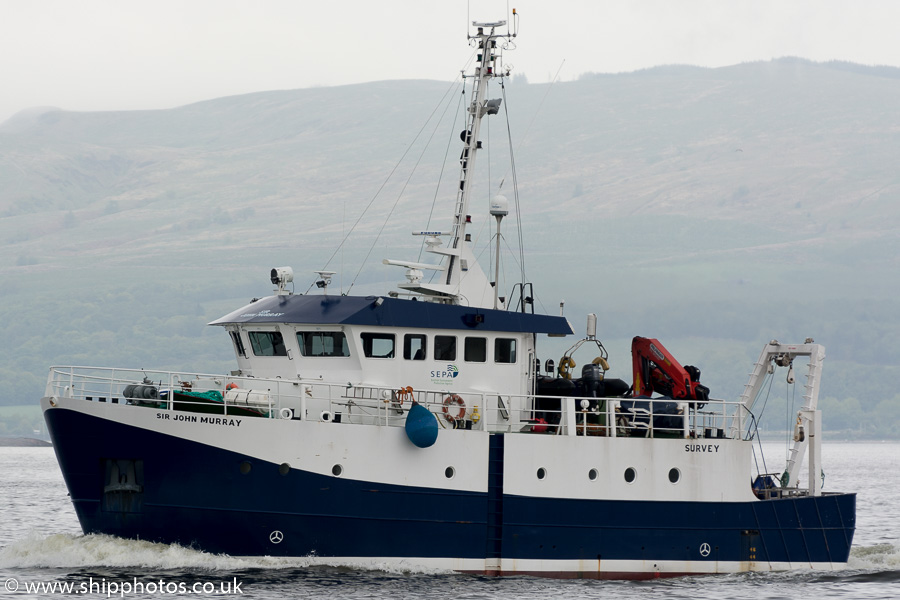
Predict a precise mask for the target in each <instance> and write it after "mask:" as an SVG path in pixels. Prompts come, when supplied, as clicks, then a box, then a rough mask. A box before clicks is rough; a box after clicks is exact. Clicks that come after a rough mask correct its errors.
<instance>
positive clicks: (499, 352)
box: [494, 338, 516, 363]
mask: <svg viewBox="0 0 900 600" xmlns="http://www.w3.org/2000/svg"><path fill="white" fill-rule="evenodd" d="M494 362H498V363H514V362H516V340H515V339H514V338H497V339H496V341H494Z"/></svg>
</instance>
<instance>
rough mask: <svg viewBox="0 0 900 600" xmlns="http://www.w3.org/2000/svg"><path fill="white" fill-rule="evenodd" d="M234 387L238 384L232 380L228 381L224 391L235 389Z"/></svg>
mask: <svg viewBox="0 0 900 600" xmlns="http://www.w3.org/2000/svg"><path fill="white" fill-rule="evenodd" d="M236 389H238V384H236V383H235V382H233V381H232V382H231V383H229V384H228V385H226V386H225V391H226V392H229V391H231V390H236Z"/></svg>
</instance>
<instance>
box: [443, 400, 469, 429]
mask: <svg viewBox="0 0 900 600" xmlns="http://www.w3.org/2000/svg"><path fill="white" fill-rule="evenodd" d="M453 405H456V406H458V407H459V411H458V412H457V414H456V415H453V414H452V413H451V412H450V411H451V408H450V407H451V406H453ZM441 410H443V412H444V418H445V419H446V420H447V422H448V423H453V422H455V421H461V420H462V419H463V417H465V416H466V401H465V400H463V399H462V398H460V397H459V396H457V395H456V394H450V395H449V396H447V397H446V398H444V406H443V408H442V409H441Z"/></svg>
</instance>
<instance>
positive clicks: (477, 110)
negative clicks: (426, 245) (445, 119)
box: [446, 21, 512, 284]
mask: <svg viewBox="0 0 900 600" xmlns="http://www.w3.org/2000/svg"><path fill="white" fill-rule="evenodd" d="M472 25H474V26H475V27H477V28H478V29H477V32H476V33H475V35H470V36H469V39H470V40H475V41H476V43H477V47H478V57H477V59H476V67H475V73H474V74H473V75H469V76H468V77H472V78H474V80H475V82H474V85H473V86H472V100H471V101H470V102H469V118H468V122H467V124H466V129H465V130H464V131H463V132H462V134H461V137H462V141H463V150H462V154H460V156H459V164H460V169H459V170H460V173H459V189H458V191H457V195H456V210H455V212H454V215H453V227H452V229H451V233H450V247H451V248H459V246H460V244H461V243H462V242H463V241H464V240H465V238H466V225H467V224H468V214H469V200H470V198H471V187H472V186H471V177H470V174H471V173H472V172H473V167H474V165H475V158H476V157H477V155H478V150H480V149H481V142H480V141H479V139H478V137H479V133H480V131H481V118H482V117H483V116H484V115H486V114H488V115H492V114H497V112H498V111H499V109H500V100H499V99H498V100H490V101H487V102H486V101H485V99H484V97H485V94H486V93H487V87H488V82H489V81H490V79H492V78H493V77H495V76H497V75H498V74H497V73H495V61H496V60H497V54H496V51H497V38H506V37H510V36H511V35H512V34H504V35H500V34H497V33H496V29H497V28H498V27H502V26H504V25H506V21H496V22H493V23H478V22H474V21H473V22H472ZM488 30H489V31H488ZM463 77H466V75H463ZM459 269H460V264H459V260H458V257H456V256H450V261H449V263H448V265H447V278H446V283H447V284H450V283H452V282H453V280H454V277H458V276H459V273H458V270H459Z"/></svg>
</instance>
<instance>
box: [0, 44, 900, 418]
mask: <svg viewBox="0 0 900 600" xmlns="http://www.w3.org/2000/svg"><path fill="white" fill-rule="evenodd" d="M506 92H507V94H506V95H507V98H508V101H507V102H506V103H505V108H508V110H509V117H510V129H511V131H512V135H513V145H514V147H515V148H516V175H517V179H518V183H519V197H520V199H521V203H522V211H523V219H522V230H523V235H524V238H525V246H526V248H527V254H526V267H527V271H528V275H529V279H530V280H532V281H534V282H535V285H536V288H537V290H538V294H539V296H540V300H541V302H542V306H543V308H544V309H545V310H546V311H547V312H556V311H557V310H558V304H559V301H560V299H561V298H565V299H566V306H567V308H566V314H567V315H568V316H569V317H570V319H571V320H572V322H573V324H574V325H575V327H576V331H580V330H581V329H582V323H583V321H584V313H586V312H589V311H593V312H597V313H598V315H599V321H600V331H601V335H602V336H603V337H604V339H605V340H606V341H607V345H608V346H609V347H610V350H611V352H612V353H613V356H614V358H616V359H617V360H616V361H614V368H618V369H619V372H618V373H616V374H617V376H620V377H623V378H626V379H627V378H629V375H628V364H629V357H628V354H627V353H628V342H629V340H630V338H631V336H633V335H647V336H652V337H658V338H660V339H661V340H663V341H664V342H665V343H666V345H667V346H668V347H669V348H670V349H671V350H673V352H674V353H675V354H676V356H679V357H682V356H683V357H684V361H685V362H688V363H693V364H698V365H700V366H701V367H702V368H703V372H704V380H705V381H707V382H708V384H709V385H710V387H712V388H713V391H714V393H716V395H719V396H725V397H733V396H735V395H736V394H738V393H739V392H740V389H741V386H742V385H743V383H744V380H745V376H746V373H747V372H748V371H749V369H750V367H751V365H752V362H753V360H754V359H755V357H756V355H757V354H758V352H759V349H760V347H761V344H762V343H763V342H765V341H767V340H769V339H771V338H778V339H781V340H782V341H793V340H802V339H803V338H805V337H807V336H812V337H814V338H816V340H817V341H819V342H822V343H824V344H825V345H826V346H827V348H828V357H829V358H828V361H827V367H826V379H825V385H824V387H823V391H822V393H823V396H826V397H831V398H834V399H837V398H840V399H841V400H840V401H838V400H834V402H836V403H838V404H837V406H838V408H837V409H835V412H840V410H843V409H841V408H840V407H842V406H845V404H840V403H841V402H846V401H845V399H846V398H848V397H852V398H855V399H857V400H858V401H857V405H858V407H857V408H856V409H854V410H850V409H847V410H846V411H844V412H845V413H846V414H844V415H843V416H842V417H841V418H842V422H841V423H839V424H838V425H840V427H837V428H839V429H844V428H845V427H844V425H846V428H847V429H854V428H869V427H872V428H873V429H872V430H871V431H872V432H873V433H874V432H880V431H882V429H884V430H886V431H889V430H888V427H887V425H886V424H884V422H883V421H884V419H881V418H879V416H880V413H882V412H883V411H884V410H888V411H889V412H890V414H891V420H892V421H891V422H893V420H900V396H898V395H897V393H896V392H895V391H894V389H893V388H894V386H892V385H890V383H889V382H890V381H891V380H892V377H891V375H893V374H896V373H897V372H898V368H897V365H898V364H900V350H898V349H897V345H896V344H894V343H892V342H893V339H894V338H895V336H896V335H897V334H900V320H898V317H897V315H896V314H895V310H894V307H895V304H896V303H895V301H894V300H893V298H894V296H895V294H896V293H897V291H898V290H897V288H898V286H900V284H898V281H900V278H898V271H900V269H898V260H900V259H898V256H900V253H898V248H900V236H898V225H900V175H898V172H897V169H896V165H897V164H900V115H898V114H897V112H896V110H894V108H895V107H896V106H898V104H900V78H898V76H897V70H895V69H884V68H881V69H872V68H864V67H859V66H855V65H847V64H843V63H827V64H817V63H810V62H806V61H801V60H794V59H785V60H779V61H772V62H765V63H751V64H743V65H737V66H733V67H726V68H720V69H700V68H692V67H678V66H672V67H659V68H655V69H649V70H646V71H641V72H637V73H629V74H620V75H593V76H585V77H583V78H581V79H580V80H579V81H576V82H567V83H558V84H555V85H553V86H548V85H528V84H526V83H525V82H524V81H522V80H517V81H515V82H514V83H512V84H510V85H508V86H507V90H506ZM445 93H446V94H447V99H448V104H449V110H447V112H446V113H444V112H443V111H444V105H442V104H440V103H439V102H440V100H441V98H442V97H443V96H444V95H445ZM500 94H501V91H500V90H499V89H495V90H494V93H493V94H492V95H493V96H495V97H499V96H500ZM458 98H459V88H454V87H451V86H450V84H447V83H441V82H430V81H389V82H379V83H372V84H364V85H355V86H344V87H337V88H317V89H306V90H292V91H280V92H262V93H257V94H250V95H245V96H236V97H230V98H221V99H217V100H211V101H208V102H201V103H198V104H193V105H189V106H184V107H180V108H175V109H171V110H160V111H136V112H104V113H73V112H66V111H63V110H58V109H40V110H33V111H26V112H24V113H22V114H20V115H17V116H16V117H14V118H13V119H10V120H9V121H7V122H5V123H3V124H2V125H0V318H2V322H3V323H4V339H5V340H6V342H7V343H6V344H4V345H3V347H2V348H0V383H2V384H3V385H2V386H0V403H12V404H15V403H19V402H26V401H30V400H31V399H33V398H37V397H39V396H40V395H41V390H42V387H43V380H44V379H45V377H46V369H47V367H48V366H49V365H50V364H52V363H56V364H59V363H62V364H71V363H81V364H116V365H122V366H129V367H141V366H148V367H149V366H151V365H152V366H154V367H155V368H173V369H191V370H198V371H223V370H228V369H230V368H231V348H230V346H229V344H228V341H227V338H226V337H225V335H224V334H223V333H222V332H221V331H220V330H218V329H213V328H207V327H204V324H205V323H206V322H208V321H210V320H212V319H213V318H215V317H217V316H220V315H221V314H224V313H225V312H228V311H229V310H231V309H232V308H234V307H235V306H236V305H240V304H241V303H244V302H246V301H247V300H248V299H249V298H251V297H254V296H261V295H265V294H267V293H269V289H270V285H269V284H268V282H267V273H268V269H269V268H271V267H273V266H277V265H282V264H290V265H292V266H293V267H294V269H295V271H296V272H297V273H298V274H299V277H298V283H297V291H298V292H304V291H306V286H307V285H308V284H309V283H310V282H311V280H312V275H311V271H312V270H313V269H315V268H321V267H322V266H323V265H324V264H325V262H326V260H328V258H329V257H330V256H331V255H332V253H333V252H334V251H335V249H336V248H337V246H338V243H339V241H340V239H341V237H342V236H343V234H344V232H346V231H348V230H349V229H350V226H351V225H352V224H353V223H354V222H355V221H356V220H357V218H358V217H359V216H360V214H361V213H362V211H363V209H364V208H365V207H366V206H367V205H368V204H369V202H370V201H372V200H373V198H375V200H374V202H373V203H372V208H371V209H370V210H369V211H368V212H367V213H366V217H365V218H364V219H363V220H362V221H361V223H360V225H359V226H358V227H357V229H356V230H355V231H354V234H353V235H352V236H351V238H350V240H349V242H348V244H347V245H346V247H345V248H344V250H343V252H341V253H339V254H338V256H337V257H335V260H334V262H332V265H331V266H332V268H333V269H334V270H338V271H341V273H342V275H343V278H342V279H341V280H340V281H341V282H342V283H343V285H344V289H345V290H346V288H347V287H348V286H349V283H350V281H351V280H353V279H354V277H355V276H356V275H357V273H358V272H360V270H361V267H360V266H361V263H362V261H363V258H364V257H365V256H366V254H367V253H368V252H369V251H370V249H371V248H372V245H373V243H374V242H375V239H376V233H377V232H378V230H379V229H380V228H381V227H382V225H384V227H385V230H384V233H383V234H382V235H381V237H379V238H378V242H377V247H376V248H375V251H374V252H372V255H371V256H370V257H369V259H368V262H367V263H366V265H365V268H363V269H362V273H361V274H360V275H359V278H358V280H357V281H356V283H355V285H354V287H353V293H357V292H360V293H363V292H370V291H371V292H379V293H383V292H385V291H386V290H387V289H390V286H391V285H392V284H393V283H394V282H396V281H399V280H400V279H402V271H399V270H391V269H390V268H388V267H383V266H382V265H381V264H380V260H381V258H383V257H388V256H390V257H393V258H400V257H410V256H415V254H416V253H417V252H418V247H417V246H415V245H414V240H411V238H410V237H409V235H408V232H409V231H410V230H412V229H415V228H420V227H424V226H425V225H426V224H427V221H428V215H429V212H430V211H431V206H432V200H433V199H434V198H435V196H436V195H437V198H438V203H437V207H436V208H435V213H434V214H435V217H434V219H433V221H432V222H433V224H434V226H438V227H440V226H442V225H443V224H444V223H445V222H446V219H447V216H448V214H449V212H450V210H451V206H452V199H453V190H454V186H455V185H456V177H457V172H458V165H457V164H456V161H455V159H456V158H457V156H458V151H459V146H458V132H459V131H460V130H461V129H462V128H463V125H462V124H461V123H462V121H461V120H460V117H459V116H458V112H456V109H457V104H458ZM433 112H434V114H436V115H437V116H438V117H440V116H441V115H443V120H442V121H441V123H440V125H439V126H437V127H435V121H430V122H428V121H427V120H428V118H429V115H431V114H432V113H433ZM454 119H455V121H454ZM426 122H427V123H426ZM423 124H424V125H423ZM420 128H422V133H421V135H420V136H419V137H418V139H417V141H416V142H415V143H413V140H414V139H416V134H417V132H419V131H420ZM505 129H506V124H505V121H504V120H503V115H502V114H501V115H498V116H496V117H492V121H491V123H490V127H489V128H488V130H486V131H485V132H483V133H484V135H483V136H482V138H483V140H484V142H485V148H486V150H487V152H485V153H483V154H482V158H483V159H488V158H489V164H490V182H489V181H488V179H487V176H486V174H485V176H484V178H482V179H480V180H479V181H477V182H476V186H477V187H476V189H479V190H483V193H482V194H481V197H480V199H479V200H477V202H478V206H475V207H473V210H472V212H473V219H474V220H475V222H476V225H478V226H481V225H483V224H484V223H487V221H488V219H487V218H485V217H484V216H481V215H483V214H484V213H486V205H487V199H488V197H489V195H490V194H492V193H495V192H496V190H497V187H498V183H499V181H500V180H501V179H505V183H504V186H503V192H504V193H505V194H506V195H507V196H509V197H512V191H511V189H510V188H511V181H512V175H511V172H510V171H509V169H508V167H507V166H506V165H507V162H508V161H507V158H506V157H507V155H508V151H507V146H506V142H505V140H503V138H502V136H501V134H502V133H504V134H505ZM432 136H433V138H434V141H433V142H432V143H431V144H430V145H429V146H428V147H427V149H426V148H424V146H423V142H424V140H427V139H429V138H431V137H432ZM448 138H450V146H449V150H448V146H447V139H448ZM408 148H410V150H409V152H408V153H407V154H406V157H405V159H404V160H403V161H402V162H401V163H400V165H399V167H398V168H397V171H396V173H395V176H394V177H393V178H392V179H391V180H390V181H389V182H388V184H387V185H386V186H385V187H384V189H383V190H382V191H381V192H380V193H378V194H377V197H376V193H377V192H378V191H379V189H380V188H381V186H382V183H383V182H384V181H385V179H386V178H387V176H388V174H389V173H390V172H391V170H392V169H394V167H395V165H397V164H398V161H400V159H401V157H403V156H404V152H406V151H407V149H408ZM445 154H446V155H447V157H448V158H447V160H446V164H447V166H446V168H445V169H444V171H443V178H442V186H441V188H440V189H439V190H436V189H435V182H436V181H437V180H438V178H439V176H440V175H441V164H442V162H443V161H444V156H445ZM420 155H421V160H420ZM416 161H420V166H419V168H418V169H417V170H416V171H415V173H414V174H413V175H412V176H411V177H409V174H410V172H411V171H412V167H413V165H414V163H415V162H416ZM484 167H485V168H486V167H487V164H484ZM481 172H485V171H481ZM408 177H409V179H408V181H407V178H408ZM401 190H402V193H401ZM395 203H396V207H395V208H392V207H393V206H394V204H395ZM389 215H390V217H389ZM509 221H510V222H509V223H508V225H507V227H508V229H507V230H506V232H507V233H506V236H507V243H508V245H509V247H511V248H515V247H516V246H517V245H518V241H517V239H516V237H515V236H516V233H515V223H514V221H513V220H512V218H511V219H509ZM478 229H479V227H476V230H478ZM488 235H489V234H488V233H486V232H485V233H483V234H482V237H478V236H476V238H478V239H486V238H487V236H488ZM516 271H517V267H516V266H515V263H514V262H512V261H511V260H510V261H508V262H507V266H506V267H505V269H504V274H505V276H506V278H505V279H504V285H503V286H502V287H503V288H504V289H508V288H509V287H511V285H512V283H513V278H514V277H515V275H514V273H515V272H516ZM303 274H309V276H308V277H306V276H304V275H303ZM336 281H338V279H336ZM541 343H542V344H544V342H541ZM568 343H571V342H570V341H569V342H568ZM568 343H566V342H556V343H551V345H550V346H547V345H544V346H543V347H545V348H549V349H548V350H547V356H542V358H549V357H553V358H555V359H558V354H560V353H561V352H562V350H564V349H565V347H567V345H568ZM874 398H877V401H876V400H873V399H874ZM878 402H881V403H882V404H883V406H881V408H877V410H876V407H877V406H878ZM884 403H887V404H884ZM854 406H856V405H854ZM827 419H828V417H827V416H826V420H827Z"/></svg>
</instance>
